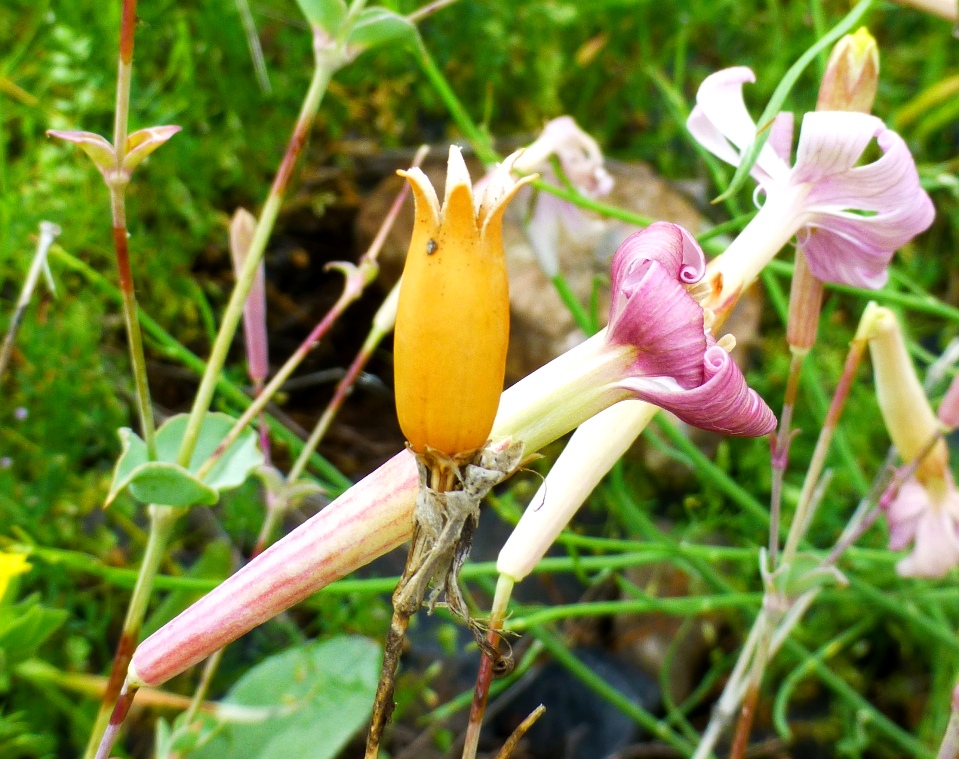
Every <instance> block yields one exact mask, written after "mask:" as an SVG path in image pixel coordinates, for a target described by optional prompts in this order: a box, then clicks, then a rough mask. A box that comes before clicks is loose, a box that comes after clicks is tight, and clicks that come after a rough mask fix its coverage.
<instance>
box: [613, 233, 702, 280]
mask: <svg viewBox="0 0 959 759" xmlns="http://www.w3.org/2000/svg"><path fill="white" fill-rule="evenodd" d="M643 261H656V262H658V263H659V264H661V265H662V266H663V268H664V269H665V270H666V271H667V272H669V274H670V276H672V277H674V278H675V279H679V280H682V282H684V283H686V284H695V283H696V282H698V281H699V280H700V279H702V277H703V275H704V274H705V273H706V257H705V256H704V255H703V250H702V248H700V247H699V243H698V242H696V238H695V237H693V236H692V235H691V234H690V233H689V232H687V231H686V230H685V229H683V228H682V227H681V226H679V225H678V224H670V223H669V222H665V221H657V222H655V223H653V224H650V225H649V226H648V227H646V229H643V230H641V231H639V232H634V233H633V234H631V235H630V236H629V237H627V238H626V239H625V240H624V241H623V244H622V245H620V246H619V249H618V250H617V251H616V253H615V254H614V255H613V266H612V286H613V290H614V291H618V290H620V289H623V288H627V289H628V288H629V286H630V282H629V279H630V272H631V271H633V270H634V269H635V268H636V267H638V266H639V265H640V264H641V263H642V262H643Z"/></svg>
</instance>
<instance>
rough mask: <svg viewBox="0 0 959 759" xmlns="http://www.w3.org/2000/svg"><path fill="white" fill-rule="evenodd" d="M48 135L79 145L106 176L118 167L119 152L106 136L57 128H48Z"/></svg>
mask: <svg viewBox="0 0 959 759" xmlns="http://www.w3.org/2000/svg"><path fill="white" fill-rule="evenodd" d="M47 135H48V136H50V137H57V138H59V139H61V140H66V141H67V142H72V143H74V144H76V145H79V146H80V148H81V150H83V152H84V153H86V154H87V155H88V156H90V160H92V161H93V163H94V165H95V166H96V167H97V168H98V169H99V170H100V173H101V174H103V175H104V176H106V174H107V172H109V171H113V170H115V169H116V168H117V154H116V153H115V152H114V151H113V145H111V144H110V143H109V142H107V140H106V138H105V137H101V136H100V135H98V134H96V133H94V132H78V131H69V132H64V131H58V130H56V129H50V130H48V131H47Z"/></svg>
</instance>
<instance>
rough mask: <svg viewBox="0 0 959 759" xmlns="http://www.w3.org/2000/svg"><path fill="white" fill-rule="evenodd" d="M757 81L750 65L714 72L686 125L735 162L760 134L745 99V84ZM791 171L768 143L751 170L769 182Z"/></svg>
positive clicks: (709, 147)
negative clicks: (757, 133)
mask: <svg viewBox="0 0 959 759" xmlns="http://www.w3.org/2000/svg"><path fill="white" fill-rule="evenodd" d="M755 81H756V76H755V75H754V74H753V72H752V70H750V69H749V68H747V67H746V66H735V67H733V68H728V69H723V70H722V71H717V72H716V73H715V74H711V75H710V76H708V77H706V78H705V79H704V80H703V83H702V84H701V85H700V86H699V91H698V92H697V93H696V107H695V108H693V111H692V113H691V114H690V115H689V118H688V119H687V120H686V128H687V129H688V130H689V131H690V133H691V134H692V135H693V137H695V138H696V140H697V142H699V144H700V145H702V146H703V147H704V148H706V149H707V150H708V151H709V152H711V153H713V154H714V155H715V156H716V157H718V158H721V159H722V160H724V161H726V163H729V164H731V165H733V166H738V165H739V161H740V157H741V154H742V152H743V151H744V150H745V149H746V148H747V147H749V145H750V144H751V143H752V141H753V140H754V139H755V138H756V123H755V122H754V121H753V119H752V117H751V116H750V115H749V111H747V110H746V103H745V101H744V100H743V84H745V83H746V82H755ZM730 143H732V146H730ZM733 147H735V148H736V149H735V150H734V149H733ZM788 171H789V169H788V165H787V164H786V163H784V162H783V160H782V159H781V158H780V157H779V156H778V155H777V154H776V151H775V150H774V149H773V148H772V147H770V146H769V145H768V144H767V145H764V146H763V149H762V150H761V151H760V153H759V159H758V160H757V161H756V164H755V165H754V166H753V169H752V171H751V172H750V173H751V174H752V175H753V177H755V179H756V180H757V181H758V182H759V183H760V184H762V185H766V184H769V183H770V182H771V181H773V180H779V179H784V178H785V177H786V176H787V174H788Z"/></svg>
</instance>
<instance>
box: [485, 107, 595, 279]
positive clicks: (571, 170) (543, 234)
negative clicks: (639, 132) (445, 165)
mask: <svg viewBox="0 0 959 759" xmlns="http://www.w3.org/2000/svg"><path fill="white" fill-rule="evenodd" d="M553 157H555V158H556V159H557V160H558V161H559V165H560V168H561V169H562V172H563V174H564V175H565V177H566V179H568V180H569V183H570V184H571V185H572V186H573V187H574V188H575V189H576V190H577V191H578V192H580V193H582V194H583V195H585V196H586V197H588V198H599V197H602V196H604V195H607V194H608V193H609V191H610V190H612V189H613V178H612V177H611V176H610V175H609V172H608V171H606V166H605V163H604V159H603V152H602V151H601V150H600V148H599V144H598V143H597V142H596V140H594V139H593V138H592V137H591V136H590V135H589V134H587V133H586V132H584V131H583V130H582V129H581V128H580V127H579V125H578V124H577V123H576V122H575V121H574V120H573V118H572V117H571V116H560V117H559V118H556V119H553V120H552V121H550V122H548V123H547V124H546V126H545V127H543V131H542V132H541V133H540V135H539V137H537V138H536V140H535V141H534V142H533V143H532V144H530V145H529V146H528V147H527V148H526V149H525V150H524V151H523V152H522V153H521V154H520V155H519V156H518V157H517V159H516V162H515V163H514V165H513V169H514V170H515V171H517V172H519V173H521V174H530V173H532V172H538V173H539V174H540V175H542V176H543V178H544V179H546V180H548V181H550V182H555V181H557V177H556V175H555V172H554V171H553V168H552V164H551V159H552V158H553ZM485 181H487V178H485V177H484V179H482V180H480V182H478V183H477V188H479V186H480V183H483V182H485ZM527 192H528V191H527ZM530 197H531V205H530V206H529V207H528V208H527V209H526V212H525V214H524V215H525V216H526V217H527V218H528V219H529V222H528V224H527V225H526V232H527V234H528V236H529V240H530V244H531V245H532V247H533V252H534V253H536V258H537V260H538V261H539V264H540V266H541V267H542V269H543V271H544V272H545V273H546V275H547V276H548V277H551V278H552V277H555V276H556V275H557V274H559V256H558V251H559V247H560V234H561V233H564V234H565V235H566V236H567V238H569V239H571V240H574V241H576V242H583V241H585V240H587V239H589V237H590V236H591V235H593V234H594V233H595V230H596V227H597V225H599V226H600V227H601V226H602V222H597V221H594V220H591V219H589V218H588V217H587V216H586V215H585V214H584V213H583V212H582V211H581V210H580V208H579V207H578V206H576V205H574V204H572V203H569V202H567V201H565V200H563V199H562V198H558V197H556V196H555V195H553V194H551V193H549V192H545V191H544V192H535V191H534V194H532V195H531V196H530Z"/></svg>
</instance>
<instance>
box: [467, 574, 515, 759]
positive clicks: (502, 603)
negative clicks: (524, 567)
mask: <svg viewBox="0 0 959 759" xmlns="http://www.w3.org/2000/svg"><path fill="white" fill-rule="evenodd" d="M512 593H513V580H512V579H511V578H509V577H507V576H506V575H500V576H499V578H498V579H497V581H496V592H495V594H494V595H493V608H492V610H491V611H490V619H489V631H488V632H487V634H486V642H487V644H488V649H487V650H484V651H483V655H482V657H481V658H480V666H479V672H477V674H476V687H475V688H474V690H473V704H472V705H471V706H470V717H469V724H468V725H467V728H466V741H465V743H464V745H463V759H476V749H477V748H478V747H479V738H480V730H481V728H482V727H483V713H484V712H485V711H486V701H487V699H488V698H489V686H490V683H491V682H492V681H493V659H492V656H491V654H494V653H496V651H497V648H498V647H499V641H500V633H499V631H500V630H501V629H502V627H503V620H505V619H506V612H507V611H508V609H509V599H510V596H511V595H512Z"/></svg>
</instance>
